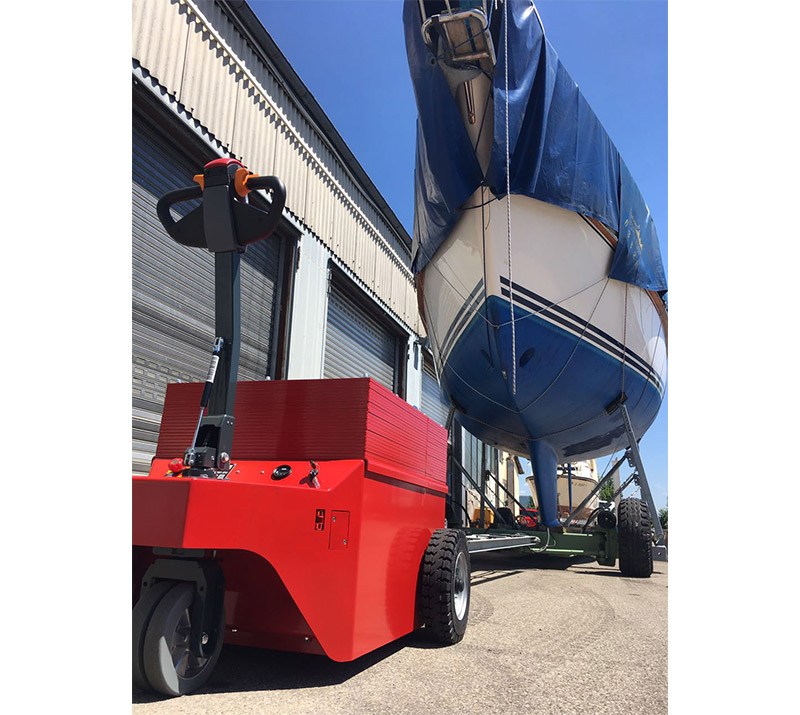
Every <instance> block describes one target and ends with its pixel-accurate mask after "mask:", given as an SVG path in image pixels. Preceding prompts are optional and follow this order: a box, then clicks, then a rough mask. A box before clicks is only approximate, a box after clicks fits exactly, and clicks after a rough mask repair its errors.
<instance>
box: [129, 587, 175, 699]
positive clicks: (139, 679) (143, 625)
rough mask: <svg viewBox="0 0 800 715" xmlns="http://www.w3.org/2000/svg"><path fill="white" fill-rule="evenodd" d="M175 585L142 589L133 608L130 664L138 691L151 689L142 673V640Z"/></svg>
mask: <svg viewBox="0 0 800 715" xmlns="http://www.w3.org/2000/svg"><path fill="white" fill-rule="evenodd" d="M175 583H176V582H175V581H157V582H156V583H154V584H153V585H152V586H149V587H147V588H145V589H143V591H142V594H141V596H140V597H139V600H138V601H137V602H136V605H135V606H134V607H133V617H132V620H133V638H132V639H131V640H132V643H133V657H132V660H131V662H132V664H133V684H134V685H135V686H136V687H137V688H139V690H152V689H153V688H152V687H151V685H150V683H149V681H148V680H147V676H146V675H145V672H144V638H145V635H146V633H147V626H148V625H150V619H151V618H152V617H153V612H154V611H155V610H156V606H158V604H159V603H160V602H161V599H162V598H163V597H164V594H166V592H167V591H169V590H170V589H171V588H172V587H173V586H174V585H175Z"/></svg>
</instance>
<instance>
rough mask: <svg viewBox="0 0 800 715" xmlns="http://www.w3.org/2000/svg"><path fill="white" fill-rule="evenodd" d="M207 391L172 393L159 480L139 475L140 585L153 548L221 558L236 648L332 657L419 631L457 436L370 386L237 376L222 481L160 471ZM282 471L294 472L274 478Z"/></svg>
mask: <svg viewBox="0 0 800 715" xmlns="http://www.w3.org/2000/svg"><path fill="white" fill-rule="evenodd" d="M201 391H202V384H173V385H170V386H169V387H168V389H167V396H166V401H165V403H164V414H163V419H162V423H161V430H160V433H159V441H158V448H157V451H156V456H155V459H154V460H153V464H152V468H151V471H150V474H149V476H147V477H134V478H133V515H134V518H133V543H134V545H135V546H134V564H135V571H136V573H135V574H134V583H135V584H136V583H139V582H141V580H142V578H143V577H144V573H145V569H146V568H147V566H149V565H150V563H151V562H152V561H153V560H154V559H155V556H154V555H153V553H152V547H161V549H180V550H203V551H205V552H209V553H210V552H216V553H215V556H216V560H217V562H218V563H219V564H220V566H221V567H222V571H223V573H224V578H225V584H226V588H225V600H224V603H225V642H226V643H233V644H238V645H251V646H261V647H266V648H275V649H284V650H292V651H300V652H306V653H319V654H322V653H324V654H325V655H327V656H329V657H330V658H332V659H333V660H337V661H349V660H353V659H354V658H358V657H359V656H361V655H363V654H364V653H367V652H369V651H371V650H374V649H376V648H378V647H380V646H382V645H384V644H386V643H389V642H390V641H393V640H395V639H397V638H400V637H401V636H404V635H406V634H407V633H410V632H411V631H413V630H414V629H415V628H417V627H419V626H420V625H421V622H420V617H419V614H418V613H417V609H416V595H417V592H418V579H419V575H420V564H421V563H422V559H423V556H424V554H425V550H426V548H427V546H428V543H429V541H430V538H431V535H432V533H433V532H434V531H435V530H436V529H439V528H442V527H443V526H444V503H445V496H446V494H447V483H446V478H445V474H446V459H447V432H446V431H445V430H444V429H443V428H442V427H440V426H439V425H438V424H436V423H435V422H433V421H432V420H430V419H429V418H428V417H426V416H425V415H424V414H422V413H421V412H419V411H418V410H416V409H415V408H413V407H411V405H409V404H408V403H406V402H405V401H404V400H402V399H401V398H399V397H397V396H396V395H394V394H393V393H391V392H390V391H389V390H387V389H386V388H385V387H383V386H382V385H380V384H378V383H377V382H375V381H374V380H371V379H369V378H356V379H349V380H281V381H265V382H243V383H239V385H238V389H237V402H236V408H237V409H236V433H235V436H234V441H233V450H232V458H231V462H232V464H233V467H232V468H231V471H230V472H229V473H228V478H227V479H203V478H183V477H178V476H166V475H167V474H168V473H170V467H169V462H170V460H171V459H173V458H174V457H175V455H176V454H182V453H183V451H184V449H185V448H186V445H187V444H189V443H190V441H191V437H192V430H193V428H194V422H195V421H196V411H197V409H196V406H197V403H198V400H199V398H200V394H201ZM312 460H313V461H314V462H315V463H316V465H317V469H318V475H317V477H316V478H317V481H318V484H319V486H318V487H315V486H314V485H313V483H312V480H311V479H309V472H310V471H311V461H312ZM282 465H288V466H289V467H291V473H290V474H288V476H286V477H284V478H278V479H276V478H275V477H274V474H275V472H276V469H277V468H278V467H280V466H282ZM136 596H137V597H138V594H136Z"/></svg>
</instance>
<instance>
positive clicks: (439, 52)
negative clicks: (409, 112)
mask: <svg viewBox="0 0 800 715" xmlns="http://www.w3.org/2000/svg"><path fill="white" fill-rule="evenodd" d="M403 23H404V30H405V38H406V48H407V54H408V63H409V70H410V73H411V79H412V83H413V86H414V93H415V97H416V102H417V110H418V121H417V147H416V167H415V211H414V247H413V270H414V274H415V280H416V285H417V295H418V301H419V307H420V313H421V315H422V317H423V322H424V324H425V327H426V331H427V334H428V337H429V339H430V343H431V348H432V352H433V356H434V361H435V365H436V369H437V371H438V375H439V378H440V382H441V384H442V387H443V389H444V391H445V392H446V393H447V395H448V396H449V398H450V400H451V402H452V404H453V406H454V408H455V410H456V413H457V418H458V421H459V422H460V423H461V424H462V425H463V426H464V427H465V428H466V429H467V430H468V431H469V432H470V433H472V434H473V435H475V436H476V437H478V438H479V439H481V440H483V441H484V442H487V443H489V444H492V445H494V446H496V447H498V448H501V449H504V450H507V451H509V452H512V453H514V454H519V455H522V456H526V457H529V458H530V459H531V464H532V469H533V477H534V482H535V487H536V493H537V500H536V501H537V504H538V505H539V508H540V513H541V518H542V522H543V524H544V525H545V526H547V527H548V528H552V529H558V528H560V522H559V518H558V505H557V490H556V481H557V465H558V464H562V463H567V462H576V461H580V460H585V459H595V458H598V457H601V456H604V455H608V454H612V453H613V452H615V451H617V450H619V449H620V448H623V447H627V446H628V444H627V442H626V440H627V432H626V428H625V425H624V422H623V417H622V414H621V410H620V409H618V408H619V406H620V405H621V404H624V405H625V406H626V409H627V414H628V415H629V417H630V422H631V425H632V428H633V431H634V432H635V434H636V435H637V436H638V437H641V435H643V434H644V433H645V431H646V430H647V429H648V427H649V426H650V425H651V424H652V422H653V420H654V419H655V417H656V415H657V413H658V410H659V408H660V406H661V402H662V400H663V397H664V390H665V384H666V363H667V310H666V303H665V295H666V292H667V285H666V278H665V273H664V268H663V264H662V261H661V255H660V251H659V245H658V237H657V234H656V230H655V225H654V223H653V219H652V216H651V215H650V211H649V209H648V207H647V204H646V203H645V201H644V199H643V197H642V195H641V193H640V191H639V189H638V187H637V186H636V184H635V182H634V180H633V178H632V176H631V174H630V172H629V171H628V168H627V167H626V165H625V163H624V161H623V160H622V158H621V156H620V154H619V152H618V151H617V149H616V147H615V146H614V144H613V142H612V141H611V139H610V138H609V136H608V134H607V133H606V131H605V129H604V128H603V127H602V125H601V123H600V122H599V120H598V118H597V116H596V115H595V114H594V112H593V111H592V109H591V107H590V106H589V105H588V103H587V101H586V99H585V98H584V97H583V95H582V94H581V92H580V90H579V88H578V86H577V84H576V83H575V81H574V80H573V79H572V78H571V77H570V75H569V74H568V72H567V71H566V69H565V68H564V66H563V65H562V63H561V61H560V60H559V58H558V55H557V53H556V51H555V50H554V48H553V47H552V45H551V44H550V42H549V41H548V39H547V36H546V34H545V31H544V27H543V24H542V22H541V19H540V17H539V14H538V12H537V10H536V8H535V6H534V4H533V3H532V2H530V1H529V0H508V1H506V2H502V1H501V2H497V3H495V2H488V3H487V2H485V0H471V1H470V0H462V1H461V2H456V1H453V2H448V1H445V2H441V1H439V2H430V1H424V0H407V2H406V3H405V4H404V10H403Z"/></svg>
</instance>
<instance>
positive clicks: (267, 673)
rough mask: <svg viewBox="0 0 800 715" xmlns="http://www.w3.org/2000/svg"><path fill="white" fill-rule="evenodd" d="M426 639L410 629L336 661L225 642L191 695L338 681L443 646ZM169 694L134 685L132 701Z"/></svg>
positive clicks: (164, 698) (142, 701)
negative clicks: (404, 653)
mask: <svg viewBox="0 0 800 715" xmlns="http://www.w3.org/2000/svg"><path fill="white" fill-rule="evenodd" d="M443 647H445V646H442V645H439V644H437V643H430V642H428V641H426V640H425V638H424V636H423V634H422V632H421V631H415V632H413V633H409V634H408V635H407V636H404V637H402V638H400V639H398V640H396V641H394V642H392V643H389V644H387V645H385V646H383V647H382V648H378V649H377V650H375V651H372V652H371V653H367V654H366V655H363V656H361V657H360V658H358V659H356V660H354V661H351V662H349V663H337V662H336V661H334V660H331V659H330V658H328V657H326V656H323V655H308V654H305V653H291V652H284V651H275V650H266V649H264V648H248V647H245V646H234V645H226V646H224V647H223V649H222V655H221V656H220V659H219V663H217V666H216V668H215V669H214V673H213V674H212V676H211V678H210V680H209V681H208V683H207V684H206V685H205V686H204V687H202V688H200V689H199V690H197V691H196V692H195V693H192V694H191V695H185V696H183V697H186V698H191V697H194V696H195V695H209V694H213V693H238V692H250V691H259V690H296V689H299V688H320V687H325V686H329V685H339V684H341V683H344V682H346V681H348V680H350V678H353V677H354V676H356V675H358V674H359V673H361V672H362V671H364V670H367V669H368V668H370V667H372V666H373V665H375V664H376V663H379V662H380V661H382V660H384V659H385V658H388V657H389V656H391V655H393V654H395V653H397V652H398V651H400V650H402V649H403V648H424V649H428V648H443ZM169 699H170V698H168V697H166V696H163V695H159V694H157V693H146V692H143V691H141V690H138V689H136V688H134V689H133V693H132V701H133V703H134V704H140V703H153V702H158V701H161V700H169Z"/></svg>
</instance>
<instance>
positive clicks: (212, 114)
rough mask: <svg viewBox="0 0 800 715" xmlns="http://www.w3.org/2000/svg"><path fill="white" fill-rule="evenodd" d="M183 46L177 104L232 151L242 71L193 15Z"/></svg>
mask: <svg viewBox="0 0 800 715" xmlns="http://www.w3.org/2000/svg"><path fill="white" fill-rule="evenodd" d="M194 20H195V21H194V22H193V23H192V25H191V26H190V27H189V37H188V41H187V44H186V71H185V73H184V78H183V84H182V85H181V92H180V95H179V97H178V99H179V100H180V102H181V103H182V104H183V105H184V106H185V107H186V109H187V110H188V111H189V112H191V113H192V114H193V115H194V116H195V117H197V118H198V119H200V121H202V123H203V126H205V127H206V128H207V129H208V130H209V131H210V132H211V133H212V134H213V135H214V136H215V137H216V138H217V140H218V141H219V142H220V143H221V144H222V145H223V146H224V147H225V148H226V149H230V148H231V140H232V139H233V121H234V117H235V116H236V94H237V92H238V86H237V83H238V82H239V81H240V80H241V79H242V72H241V69H240V68H239V67H238V65H237V64H236V62H235V61H234V59H233V58H232V57H231V55H230V54H228V52H227V51H226V50H225V49H224V48H223V47H222V45H221V44H220V43H219V42H218V41H217V40H216V38H215V37H214V36H213V35H212V34H211V33H209V32H208V31H207V29H206V28H205V27H204V25H203V24H202V22H201V20H200V19H199V18H198V17H197V16H196V15H195V16H194Z"/></svg>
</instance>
